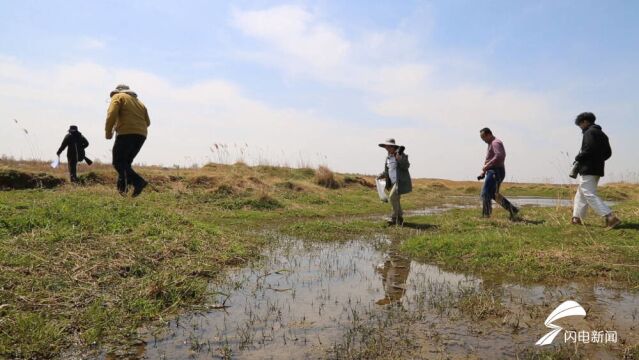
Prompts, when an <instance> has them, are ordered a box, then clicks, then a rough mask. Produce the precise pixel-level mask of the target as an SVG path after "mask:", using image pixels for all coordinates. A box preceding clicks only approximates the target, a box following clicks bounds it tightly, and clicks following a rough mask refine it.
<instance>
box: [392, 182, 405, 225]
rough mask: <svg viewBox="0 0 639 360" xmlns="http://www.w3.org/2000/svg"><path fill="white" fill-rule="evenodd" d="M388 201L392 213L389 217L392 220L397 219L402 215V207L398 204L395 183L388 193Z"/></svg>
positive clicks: (397, 189) (397, 190) (397, 192)
mask: <svg viewBox="0 0 639 360" xmlns="http://www.w3.org/2000/svg"><path fill="white" fill-rule="evenodd" d="M388 199H389V200H390V203H391V206H392V207H393V213H392V214H391V217H392V218H393V219H397V218H398V217H400V216H402V215H403V212H402V205H401V204H400V203H399V188H398V187H397V183H395V185H393V187H392V188H391V191H390V193H389V194H388Z"/></svg>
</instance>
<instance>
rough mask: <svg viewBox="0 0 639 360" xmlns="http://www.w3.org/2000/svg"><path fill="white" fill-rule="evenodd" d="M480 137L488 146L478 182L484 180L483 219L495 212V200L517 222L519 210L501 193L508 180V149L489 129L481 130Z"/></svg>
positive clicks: (482, 192)
mask: <svg viewBox="0 0 639 360" xmlns="http://www.w3.org/2000/svg"><path fill="white" fill-rule="evenodd" d="M479 136H480V137H481V139H482V140H483V141H484V142H485V143H486V144H488V151H487V152H486V160H485V161H484V166H483V167H482V169H481V174H480V175H479V176H478V177H477V180H484V186H483V187H482V189H481V199H482V217H485V218H489V217H490V215H491V214H492V212H493V203H492V201H493V200H495V201H496V202H497V203H499V205H501V207H503V208H504V209H506V210H507V211H508V213H509V214H510V219H511V220H515V219H516V218H517V214H518V213H519V209H518V208H517V207H516V206H515V205H513V204H512V203H511V202H510V201H508V199H506V198H505V197H504V196H503V195H501V194H500V193H499V187H500V186H501V183H502V182H503V181H504V179H505V178H506V168H505V166H504V164H505V160H506V149H505V148H504V144H503V143H502V142H501V140H499V139H497V138H496V137H495V136H494V135H493V132H492V131H491V130H490V129H489V128H483V129H481V130H480V131H479Z"/></svg>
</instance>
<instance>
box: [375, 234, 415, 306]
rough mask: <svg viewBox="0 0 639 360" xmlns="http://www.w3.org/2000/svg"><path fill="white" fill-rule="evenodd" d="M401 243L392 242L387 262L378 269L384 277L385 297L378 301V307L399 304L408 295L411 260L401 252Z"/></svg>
mask: <svg viewBox="0 0 639 360" xmlns="http://www.w3.org/2000/svg"><path fill="white" fill-rule="evenodd" d="M399 245H400V242H399V241H397V240H394V241H392V243H391V245H390V247H389V250H388V252H387V255H386V257H387V258H386V260H385V261H384V262H383V263H382V264H379V265H378V266H377V268H376V271H377V273H379V274H380V275H381V277H382V287H383V288H384V297H383V298H382V299H379V300H377V301H376V302H375V303H376V304H377V305H388V304H393V303H399V302H400V301H401V299H402V296H404V294H405V293H406V280H408V274H409V273H410V265H411V260H410V259H409V258H408V257H407V256H405V255H402V254H401V253H400V252H399Z"/></svg>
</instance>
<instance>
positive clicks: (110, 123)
mask: <svg viewBox="0 0 639 360" xmlns="http://www.w3.org/2000/svg"><path fill="white" fill-rule="evenodd" d="M121 105H122V97H121V96H118V94H116V95H113V97H112V98H111V104H110V105H109V109H108V110H107V118H106V126H105V127H104V131H105V132H106V134H107V135H113V127H114V126H115V123H116V122H117V120H118V116H119V114H120V106H121Z"/></svg>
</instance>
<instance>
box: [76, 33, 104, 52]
mask: <svg viewBox="0 0 639 360" xmlns="http://www.w3.org/2000/svg"><path fill="white" fill-rule="evenodd" d="M79 45H80V48H82V49H85V50H104V49H105V48H106V46H107V45H106V42H105V41H103V40H100V39H97V38H94V37H90V36H85V37H83V38H82V39H80V41H79Z"/></svg>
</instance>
